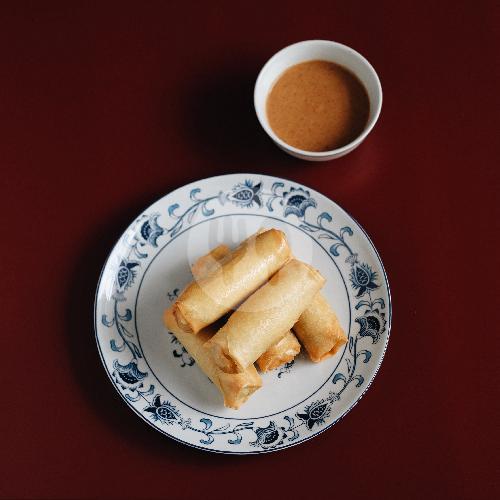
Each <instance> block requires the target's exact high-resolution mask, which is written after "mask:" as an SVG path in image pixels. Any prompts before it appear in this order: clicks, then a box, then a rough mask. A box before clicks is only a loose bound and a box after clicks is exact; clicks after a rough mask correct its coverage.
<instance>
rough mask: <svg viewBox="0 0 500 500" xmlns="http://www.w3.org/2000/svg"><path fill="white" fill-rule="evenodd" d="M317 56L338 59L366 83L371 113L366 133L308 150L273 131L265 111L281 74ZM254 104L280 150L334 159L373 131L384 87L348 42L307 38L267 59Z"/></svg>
mask: <svg viewBox="0 0 500 500" xmlns="http://www.w3.org/2000/svg"><path fill="white" fill-rule="evenodd" d="M315 59H322V60H324V61H331V62H335V63H337V64H340V65H341V66H344V67H345V68H347V69H348V70H350V71H351V72H352V73H354V74H355V75H356V76H357V77H358V79H359V80H360V81H361V82H362V83H363V85H364V86H365V89H366V91H367V93H368V97H369V99H370V114H369V117H368V121H367V123H366V126H365V128H364V130H363V132H361V134H359V136H358V137H356V139H354V140H353V141H352V142H350V143H349V144H346V145H345V146H342V147H341V148H337V149H332V150H330V151H320V152H315V151H305V150H303V149H298V148H295V147H293V146H290V145H289V144H287V143H286V142H284V141H283V140H281V139H280V138H279V137H278V136H277V135H276V134H275V133H274V131H273V130H272V128H271V127H270V125H269V121H268V119H267V113H266V100H267V96H268V95H269V92H270V91H271V89H272V87H273V85H274V83H275V82H276V80H277V79H278V78H279V77H280V76H281V74H282V73H283V72H284V71H285V70H286V69H288V68H289V67H290V66H294V65H295V64H298V63H301V62H304V61H311V60H315ZM254 105H255V112H256V113H257V118H258V119H259V121H260V124H261V125H262V127H263V128H264V130H265V131H266V132H267V134H268V135H269V137H271V139H272V140H273V141H274V142H275V143H276V144H277V145H278V146H279V147H280V148H281V149H283V150H284V151H286V152H287V153H289V154H291V155H292V156H296V157H297V158H302V159H304V160H309V161H325V160H333V159H334V158H340V157H341V156H344V155H346V154H347V153H350V152H351V151H352V150H353V149H355V148H357V147H358V146H359V145H360V144H361V143H362V142H363V140H364V139H365V137H366V136H367V135H368V134H369V133H370V131H371V129H372V128H373V126H374V125H375V123H376V121H377V120H378V117H379V115H380V110H381V108H382V86H381V85H380V80H379V78H378V75H377V73H376V72H375V70H374V69H373V67H372V65H371V64H370V63H369V62H368V61H367V60H366V59H365V58H364V57H363V56H362V55H361V54H360V53H358V52H356V51H355V50H353V49H351V48H350V47H347V45H342V44H341V43H337V42H331V41H328V40H307V41H304V42H298V43H294V44H293V45H289V46H288V47H285V48H284V49H282V50H280V51H279V52H277V53H276V54H274V56H273V57H271V59H269V61H267V63H266V64H265V65H264V67H263V68H262V70H261V71H260V73H259V76H258V77H257V81H256V82H255V90H254Z"/></svg>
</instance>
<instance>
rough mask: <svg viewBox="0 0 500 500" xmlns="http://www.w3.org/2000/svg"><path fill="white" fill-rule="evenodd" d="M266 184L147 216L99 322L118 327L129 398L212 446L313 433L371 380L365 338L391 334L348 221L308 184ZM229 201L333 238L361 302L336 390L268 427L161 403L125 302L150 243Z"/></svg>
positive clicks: (195, 194)
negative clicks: (109, 309) (321, 207)
mask: <svg viewBox="0 0 500 500" xmlns="http://www.w3.org/2000/svg"><path fill="white" fill-rule="evenodd" d="M265 187H266V186H265V184H264V182H263V181H262V180H257V179H245V180H244V181H242V182H239V183H236V184H234V186H233V188H232V189H230V190H228V191H219V192H218V193H216V194H212V195H209V196H205V197H202V196H201V189H199V188H194V189H192V190H191V192H190V196H189V198H190V204H189V205H187V206H186V207H184V208H183V209H182V210H181V207H180V205H179V204H178V203H174V204H172V205H170V206H169V207H168V210H167V213H166V214H163V215H162V214H160V213H151V214H149V215H143V216H141V217H140V218H139V219H138V220H137V221H136V222H135V223H134V224H133V225H132V226H131V228H130V229H129V230H128V231H127V232H126V233H125V235H124V237H123V242H124V243H125V244H126V246H127V248H128V254H127V255H125V256H123V257H122V258H121V259H120V261H119V262H118V264H117V265H116V271H115V280H114V286H113V293H112V299H113V301H114V307H113V314H112V315H111V317H110V316H109V315H106V314H103V315H102V317H101V323H102V324H103V325H104V326H105V327H107V328H109V329H113V331H114V332H115V334H116V336H115V338H112V339H110V340H109V346H110V348H111V350H112V351H114V352H116V353H122V354H120V355H121V356H122V358H120V360H119V359H118V358H116V359H114V361H113V362H112V378H113V380H114V381H115V383H116V385H117V387H118V388H119V389H120V390H121V391H122V392H123V394H124V397H125V398H126V399H127V400H128V401H130V402H137V401H139V400H143V401H144V402H145V403H146V406H145V407H144V408H143V412H144V414H145V415H148V416H149V418H150V419H151V420H152V421H153V422H154V423H155V424H157V425H160V426H162V425H164V426H172V425H179V426H180V428H182V429H183V430H185V431H190V432H194V433H198V434H199V435H201V436H200V439H199V442H200V443H201V444H202V445H204V446H209V445H211V444H212V443H214V441H215V440H216V439H220V438H223V437H225V438H226V442H227V443H228V444H230V445H238V444H241V443H242V440H243V439H244V436H245V435H248V437H247V438H246V439H248V441H247V442H248V444H249V445H250V446H252V447H255V448H258V449H261V450H273V449H278V448H279V447H282V446H285V445H286V444H288V443H290V442H293V441H296V440H297V439H298V438H299V436H300V435H301V431H300V430H299V429H300V428H304V429H305V431H306V433H307V432H313V431H314V429H316V428H320V427H321V426H324V425H325V423H326V422H327V421H328V418H329V416H330V414H331V412H332V408H333V406H334V405H335V404H336V403H337V402H338V401H340V400H341V398H342V394H343V393H344V391H345V390H346V389H347V387H348V386H349V385H350V384H352V383H354V384H355V386H356V387H361V386H362V385H363V384H364V383H365V380H364V378H363V376H362V375H361V374H359V373H358V366H359V362H362V363H369V362H370V359H371V357H372V353H371V351H370V350H368V349H367V348H366V346H364V347H363V348H361V343H363V342H364V341H365V339H367V338H370V340H371V343H372V344H376V343H377V342H379V341H380V339H381V338H382V337H383V335H384V333H386V331H387V319H386V312H385V309H386V304H385V301H384V299H383V298H382V297H381V296H378V297H376V296H374V293H375V292H377V290H379V289H380V287H381V284H380V281H379V276H378V273H377V272H375V271H374V270H373V269H372V267H371V266H370V265H369V264H368V263H366V262H360V260H359V255H358V253H355V252H354V251H353V249H352V248H351V246H350V244H349V242H348V238H349V237H351V236H353V229H352V228H351V227H349V226H343V227H340V228H339V229H338V230H335V228H334V227H333V224H332V223H333V218H332V216H331V215H330V214H329V213H327V212H320V213H318V214H313V213H312V212H311V213H310V211H311V210H313V209H314V211H316V208H317V206H318V203H317V201H316V200H315V199H314V197H312V196H311V194H310V192H309V191H308V190H306V189H304V188H303V187H300V186H291V185H290V186H288V187H285V183H284V182H274V183H273V184H272V185H271V186H270V189H268V190H266V189H265ZM227 203H230V204H232V205H234V206H236V207H239V208H251V207H254V208H257V209H259V210H267V212H268V213H271V212H274V211H276V210H280V211H281V215H282V217H286V218H288V217H291V218H295V220H296V223H295V224H296V226H297V227H298V228H300V229H301V230H303V231H305V232H307V233H310V234H311V235H313V237H314V238H315V239H316V240H317V241H320V240H323V241H325V242H328V250H329V252H330V254H331V255H332V256H333V257H334V258H339V257H340V256H341V253H342V252H343V253H344V262H345V263H346V264H347V265H348V266H349V267H350V271H349V274H348V277H349V280H350V284H351V287H352V294H353V297H354V298H355V299H356V300H357V302H356V303H355V306H354V307H355V310H356V311H358V312H359V315H358V316H357V317H356V318H355V319H354V321H355V323H356V324H357V326H358V331H357V332H353V331H351V332H349V339H348V346H347V349H346V354H345V355H344V358H343V360H342V365H341V367H340V368H339V369H338V370H337V371H336V372H335V374H333V376H332V378H331V380H330V383H331V384H332V389H334V390H331V391H330V392H329V393H328V396H327V397H323V398H319V399H316V400H310V401H308V402H307V403H306V404H304V406H303V407H302V408H300V409H298V410H297V411H296V412H295V413H294V414H293V416H292V415H285V416H283V417H281V419H275V420H269V423H268V424H267V425H264V426H262V424H261V425H256V424H255V422H254V421H250V420H249V421H243V422H238V421H236V422H237V423H231V422H226V423H224V424H222V425H215V424H214V421H213V420H212V419H210V418H201V419H199V423H198V424H193V422H192V421H191V419H190V418H187V419H186V418H184V417H183V414H182V411H181V410H180V409H179V408H178V407H176V405H175V404H173V403H171V402H169V401H168V400H163V399H162V396H161V395H160V394H159V393H156V394H155V395H154V397H152V395H153V394H154V393H155V385H154V384H149V385H148V384H146V381H148V380H149V372H148V370H147V369H146V366H145V365H142V362H143V361H142V360H143V353H142V351H141V349H140V348H139V344H138V341H137V332H135V331H134V329H133V328H132V327H131V326H130V325H131V319H132V311H131V309H130V308H128V307H123V306H124V305H125V303H126V295H127V290H129V289H130V288H133V287H134V285H135V278H136V276H137V272H138V269H140V268H141V263H142V262H143V261H144V260H145V259H147V258H148V247H151V248H157V247H158V244H159V242H160V241H161V240H162V239H165V238H174V237H175V236H177V235H178V234H179V233H180V232H181V231H182V230H184V229H185V228H186V227H189V226H190V225H192V224H193V223H194V222H195V221H196V220H198V219H200V218H210V217H212V216H214V214H216V209H217V206H223V205H225V204H227ZM310 215H312V217H310ZM162 217H163V218H164V219H165V220H166V221H170V222H171V223H170V225H169V226H166V227H164V226H162V225H161V224H160V222H159V221H160V219H161V218H162ZM178 292H179V290H178V289H175V290H173V291H172V292H168V299H169V300H174V299H175V297H176V296H177V294H178ZM120 304H121V306H120ZM172 345H173V346H174V349H173V351H172V354H173V356H174V357H176V358H179V360H180V362H181V366H183V367H184V366H192V365H193V364H194V360H193V359H192V358H191V357H190V356H189V353H187V351H186V350H185V349H184V347H183V346H182V345H181V344H180V343H179V342H178V340H177V339H176V338H175V336H174V335H172ZM125 352H127V353H128V356H129V358H128V360H125V357H124V355H125ZM124 361H125V362H124ZM140 366H141V367H140ZM292 367H293V361H292V362H291V363H288V364H287V365H286V366H283V367H281V368H280V369H279V371H278V375H277V377H278V378H281V376H282V375H283V374H284V373H288V372H289V371H290V369H292ZM151 380H152V379H151Z"/></svg>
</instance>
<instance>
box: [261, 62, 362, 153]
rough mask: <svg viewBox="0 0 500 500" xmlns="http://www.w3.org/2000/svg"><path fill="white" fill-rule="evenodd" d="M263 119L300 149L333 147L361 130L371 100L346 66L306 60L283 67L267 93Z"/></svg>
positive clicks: (289, 142)
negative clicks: (284, 69)
mask: <svg viewBox="0 0 500 500" xmlns="http://www.w3.org/2000/svg"><path fill="white" fill-rule="evenodd" d="M266 110H267V119H268V120H269V125H270V126H271V128H272V129H273V131H274V133H275V134H276V135H277V136H278V137H279V138H280V139H282V140H283V141H285V142H286V143H287V144H289V145H290V146H294V147H296V148H299V149H303V150H305V151H330V150H332V149H337V148H340V147H342V146H345V145H346V144H349V143H350V142H351V141H353V140H354V139H356V137H357V136H358V135H359V134H361V132H362V131H363V129H364V128H365V126H366V123H367V121H368V115H369V113H370V100H369V98H368V94H367V93H366V90H365V88H364V86H363V84H362V83H361V82H360V81H359V80H358V78H357V77H356V76H355V75H354V74H353V73H351V72H350V71H349V70H347V69H346V68H344V67H343V66H340V65H338V64H335V63H332V62H329V61H307V62H303V63H300V64H296V65H295V66H292V67H291V68H288V69H287V70H286V71H285V72H284V73H283V74H282V75H281V76H280V77H279V78H278V80H277V81H276V83H275V84H274V86H273V88H272V89H271V92H270V93H269V95H268V97H267V103H266Z"/></svg>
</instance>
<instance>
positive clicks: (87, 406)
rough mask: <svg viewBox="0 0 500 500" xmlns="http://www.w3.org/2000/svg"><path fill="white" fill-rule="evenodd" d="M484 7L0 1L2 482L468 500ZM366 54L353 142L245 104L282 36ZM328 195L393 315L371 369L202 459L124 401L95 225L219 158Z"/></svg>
mask: <svg viewBox="0 0 500 500" xmlns="http://www.w3.org/2000/svg"><path fill="white" fill-rule="evenodd" d="M495 4H496V2H494V1H491V2H487V1H483V2H478V1H476V2H457V1H453V2H451V1H450V2H429V3H426V4H424V3H423V2H411V3H410V2H402V1H394V2H354V1H352V2H346V1H343V2H338V1H335V2H334V1H332V0H327V1H323V2H311V1H307V2H304V1H300V2H298V1H297V2H282V3H275V2H272V1H267V2H263V3H261V4H259V3H256V2H247V3H245V4H244V5H243V3H239V2H223V3H222V2H204V3H194V2H193V3H191V2H172V3H169V2H160V3H152V2H148V3H143V4H141V3H139V2H138V3H135V4H122V3H112V4H111V3H103V4H101V2H95V3H91V2H81V3H76V2H60V3H55V2H50V3H47V2H34V3H26V2H22V3H21V2H10V3H9V2H4V3H2V5H1V6H0V117H1V120H0V166H1V173H2V175H1V182H2V191H1V193H2V196H1V203H2V214H3V217H4V219H3V220H4V222H3V238H2V245H1V248H2V254H3V255H2V266H1V269H2V271H1V274H0V276H1V278H0V281H1V283H2V289H3V291H2V296H1V297H2V305H1V310H2V314H1V332H2V349H1V353H2V356H1V358H0V359H1V373H2V376H1V380H2V397H1V401H2V403H1V408H2V409H1V412H0V415H1V417H0V418H1V419H2V420H1V429H2V437H1V442H0V443H1V444H0V446H1V458H0V460H1V473H0V494H1V495H3V496H16V497H109V496H112V497H134V496H146V497H168V498H196V497H200V498H203V496H204V495H208V494H210V493H212V494H214V495H215V494H218V496H219V497H221V498H229V497H233V496H234V497H239V498H252V497H255V496H257V497H258V498H270V497H271V495H273V496H274V497H275V498H313V497H314V498H339V499H340V498H389V497H393V498H423V497H427V498H444V497H450V498H462V497H464V498H488V497H492V496H494V493H497V494H498V489H499V482H498V458H497V454H496V452H495V453H494V449H495V448H497V449H498V440H497V435H496V434H495V430H496V431H497V430H498V412H495V413H494V412H493V407H494V405H496V404H498V403H497V398H498V394H494V392H493V390H492V386H493V385H495V386H496V385H497V381H496V379H495V369H496V367H497V366H498V351H497V350H495V342H498V341H497V339H496V337H497V336H498V333H499V327H498V318H497V312H496V310H495V305H494V304H495V299H497V298H498V269H499V267H498V261H497V262H495V261H496V260H497V259H496V258H497V255H498V246H496V245H495V242H496V239H495V231H496V230H497V229H498V222H497V217H498V210H496V208H497V204H498V194H497V191H498V189H499V184H500V183H499V180H500V179H499V175H498V153H499V150H498V142H499V139H498V132H499V126H498V121H497V115H498V106H499V100H498V98H497V97H496V93H497V92H498V89H499V79H498V76H499V75H498V47H499V42H500V39H499V36H498V31H497V28H498V25H499V21H500V18H499V11H498V9H496V8H495V7H494V5H495ZM311 38H324V39H332V40H336V41H339V42H343V43H346V44H348V45H350V46H352V47H353V48H355V49H357V50H359V51H360V52H361V53H362V54H364V55H365V56H366V57H367V58H368V60H369V61H370V62H371V63H372V64H373V65H374V67H375V68H376V70H377V71H378V73H379V76H380V79H381V81H382V86H383V90H384V104H383V109H382V115H381V117H380V121H379V123H378V124H377V126H376V127H375V129H374V130H373V132H372V134H371V135H370V136H369V138H368V139H367V140H366V141H365V143H364V144H363V145H362V146H361V147H360V148H359V149H357V150H356V151H355V152H353V153H352V154H350V155H348V156H346V157H344V158H342V159H339V160H336V161H333V162H330V163H326V164H310V163H307V162H304V161H300V160H296V159H293V158H291V157H288V156H287V155H285V154H284V153H282V152H281V151H279V150H278V149H277V148H275V146H274V145H273V144H272V143H271V142H270V140H269V139H268V138H267V136H266V135H265V134H264V132H263V131H262V130H261V129H260V128H259V125H258V122H257V120H256V118H255V117H254V113H253V107H252V90H253V82H254V80H255V78H256V75H257V73H258V71H259V69H260V67H261V66H262V65H263V64H264V62H265V61H266V60H267V59H268V58H269V57H270V56H271V55H272V54H273V53H274V52H275V51H277V50H278V49H280V48H282V47H284V46H285V45H288V44H290V43H292V42H295V41H299V40H305V39H311ZM238 171H250V172H257V173H266V174H272V175H276V176H285V177H287V178H290V179H293V180H295V181H297V182H301V183H304V184H306V185H308V186H310V187H312V188H314V189H317V190H319V191H321V192H323V193H324V194H325V195H327V196H329V197H331V198H332V199H334V200H335V201H337V202H338V203H339V204H340V205H342V206H343V207H345V208H346V209H347V210H348V211H349V212H350V213H351V214H353V216H354V217H355V218H356V219H357V220H359V221H360V222H361V224H362V225H363V226H364V227H365V228H366V230H367V231H368V232H369V234H370V235H371V236H372V238H373V240H374V242H375V244H376V245H377V247H378V249H379V251H380V253H381V255H382V258H383V261H384V264H385V266H386V269H387V272H388V276H389V280H390V283H391V288H392V295H393V306H394V318H393V329H392V335H391V342H390V345H389V350H388V352H387V356H386V359H385V361H384V364H383V366H382V369H381V370H380V373H379V374H378V376H377V380H376V381H375V383H374V385H373V387H372V388H371V389H370V391H369V392H368V393H367V394H366V396H365V397H364V398H363V401H362V402H361V403H360V404H359V405H358V406H357V407H356V408H355V409H354V410H353V411H352V412H351V413H350V414H349V415H348V417H347V418H345V419H344V420H343V421H342V422H340V423H339V424H338V425H336V426H335V427H334V428H332V429H330V430H329V431H327V432H326V433H324V434H323V435H321V436H320V437H319V438H317V439H314V440H312V441H309V442H307V443H305V444H303V445H301V446H298V447H295V448H291V449H288V450H285V451H283V452H281V453H274V454H270V455H260V456H246V457H236V456H218V455H214V454H209V453H203V452H199V451H197V450H193V449H190V448H188V447H185V446H182V445H180V444H177V443H175V442H174V441H172V440H169V439H167V438H165V437H163V436H161V435H160V434H159V433H157V432H155V431H154V430H153V429H151V428H150V427H148V426H146V425H145V424H144V423H143V422H142V421H141V420H140V419H138V418H137V417H136V416H135V415H134V414H133V413H132V412H131V411H130V410H129V409H128V408H127V407H126V405H125V404H123V402H122V401H121V400H120V398H119V397H118V395H117V394H116V393H115V390H114V389H113V387H112V386H111V384H110V383H109V381H108V380H107V377H106V375H105V372H104V370H103V369H102V367H101V365H100V361H99V359H98V355H97V351H96V348H95V345H94V335H93V327H92V303H93V294H94V290H95V285H96V282H97V278H98V275H99V271H100V268H101V265H102V264H103V262H104V260H105V257H106V255H107V253H108V251H109V249H110V248H111V246H112V244H113V242H114V241H115V239H116V238H117V237H118V236H119V235H120V233H121V232H122V230H123V229H124V228H125V227H126V226H127V225H128V223H129V222H130V221H131V220H132V219H133V218H134V217H135V216H136V215H137V214H139V213H140V212H141V210H142V209H144V208H145V207H146V206H148V205H149V204H150V203H151V202H153V201H154V200H156V199H157V198H159V197H160V196H162V195H163V194H165V193H168V192H169V191H171V190H172V189H174V188H176V187H179V186H180V185H182V184H185V183H187V182H190V181H193V180H196V179H199V178H203V177H207V176H211V175H215V174H222V173H226V172H238Z"/></svg>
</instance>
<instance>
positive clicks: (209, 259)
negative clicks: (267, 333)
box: [191, 245, 300, 372]
mask: <svg viewBox="0 0 500 500" xmlns="http://www.w3.org/2000/svg"><path fill="white" fill-rule="evenodd" d="M230 253H231V249H230V248H229V247H228V246H227V245H219V246H217V247H215V248H214V249H213V250H211V251H210V252H209V253H208V254H206V255H203V256H202V257H200V258H199V259H198V260H197V261H196V262H195V263H194V264H193V265H192V266H191V272H192V273H193V276H194V278H195V279H201V278H203V277H204V276H206V275H207V274H208V273H209V272H211V270H213V269H215V268H216V266H217V265H218V263H220V261H221V260H222V259H224V258H225V257H226V256H227V255H229V254H230ZM299 352H300V343H299V341H298V340H297V337H296V336H295V335H294V334H293V332H291V331H288V332H287V333H286V335H285V336H284V337H283V338H282V339H281V340H280V341H279V342H278V343H276V344H275V345H273V346H271V347H270V348H269V349H268V350H267V351H266V352H265V353H264V354H262V356H260V357H259V359H258V360H257V365H258V367H259V368H260V370H261V371H263V372H267V371H270V370H274V369H275V368H278V366H281V365H283V364H285V363H289V362H290V361H292V359H293V358H295V356H296V355H297V354H298V353H299Z"/></svg>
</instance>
